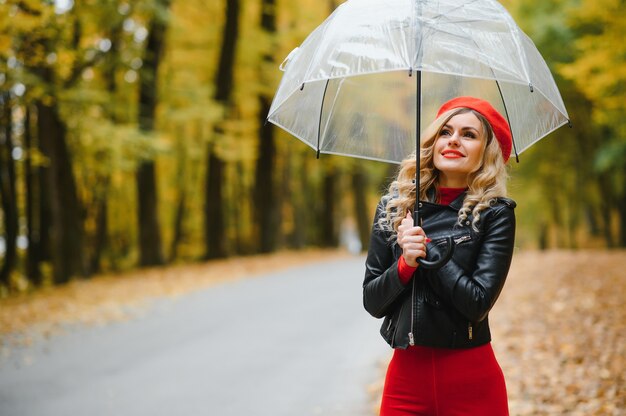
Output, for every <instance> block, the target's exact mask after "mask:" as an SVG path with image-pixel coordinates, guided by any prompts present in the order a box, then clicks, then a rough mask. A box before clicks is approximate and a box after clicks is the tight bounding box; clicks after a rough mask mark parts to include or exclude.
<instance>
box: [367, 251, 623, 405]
mask: <svg viewBox="0 0 626 416" xmlns="http://www.w3.org/2000/svg"><path fill="white" fill-rule="evenodd" d="M625 300H626V252H625V251H548V252H535V251H522V252H518V253H516V254H515V256H514V258H513V264H512V267H511V271H510V273H509V277H508V280H507V283H506V285H505V287H504V290H503V292H502V295H501V296H500V299H499V300H498V302H497V303H496V306H495V307H494V309H493V310H492V312H491V313H490V315H489V320H490V324H491V329H492V337H493V342H492V345H493V347H494V350H495V352H496V356H497V357H498V361H499V362H500V366H501V367H502V369H503V371H504V374H505V377H506V383H507V390H508V396H509V408H510V414H511V416H529V415H533V416H544V415H545V416H562V415H567V416H599V415H602V416H604V415H606V416H621V415H625V414H626V388H625V387H626V385H625V382H626V380H625V375H626V374H625V371H626V365H625V355H626V303H625ZM386 365H387V362H384V363H381V374H382V376H381V379H380V380H379V382H377V383H375V384H374V385H372V386H370V390H371V393H372V397H373V400H374V404H373V407H374V409H375V411H374V413H376V410H377V408H378V405H379V403H380V395H381V393H382V387H383V382H384V372H385V370H386Z"/></svg>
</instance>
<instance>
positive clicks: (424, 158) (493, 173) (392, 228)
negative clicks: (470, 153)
mask: <svg viewBox="0 0 626 416" xmlns="http://www.w3.org/2000/svg"><path fill="white" fill-rule="evenodd" d="M468 112H471V113H473V114H474V115H475V116H476V117H477V118H478V119H479V120H480V122H481V124H482V126H483V139H486V140H483V156H482V163H481V164H480V166H479V167H478V169H476V170H475V171H474V172H471V173H470V175H469V180H468V183H469V186H468V190H467V194H466V195H465V199H464V200H463V206H462V207H461V209H460V210H459V217H458V223H459V224H462V223H463V222H464V221H465V220H467V218H468V217H469V216H470V215H471V216H472V228H473V229H474V230H475V231H478V223H479V221H480V214H481V212H482V211H484V210H485V209H487V208H488V207H489V206H491V205H492V204H494V203H495V201H496V198H498V197H506V181H507V178H508V174H507V171H506V165H505V161H504V157H503V156H502V150H501V149H500V145H499V143H498V140H496V139H495V136H494V133H493V129H492V128H491V125H490V124H489V122H488V121H487V120H486V119H485V117H483V116H482V115H481V114H480V113H478V112H477V111H474V110H472V109H469V108H455V109H452V110H449V111H446V112H444V113H443V114H441V115H440V116H439V117H437V119H435V121H433V122H432V123H431V124H430V126H428V127H427V128H426V129H425V130H424V132H423V133H422V136H421V144H422V146H421V149H420V191H419V192H420V193H419V198H420V201H429V202H435V201H437V200H438V198H439V195H438V190H437V185H438V181H439V170H437V168H436V167H435V165H434V162H433V154H434V147H435V142H436V141H437V138H438V137H439V135H440V133H441V130H442V128H443V126H445V125H446V123H447V122H448V121H449V120H450V119H451V118H452V117H454V116H456V115H457V114H462V113H468ZM415 165H416V164H415V153H413V154H411V155H409V156H408V157H407V158H406V159H404V160H403V161H402V162H401V163H400V168H399V171H398V175H397V176H396V178H395V180H394V181H393V182H391V184H390V185H389V188H388V189H387V193H386V194H385V195H384V196H383V201H384V202H386V204H385V215H383V216H381V217H380V219H379V221H378V224H379V226H380V227H381V229H383V230H385V231H389V232H391V233H392V236H391V238H392V239H393V238H395V236H396V235H397V230H398V226H399V225H400V223H401V222H402V220H403V219H404V218H405V216H406V214H407V212H411V213H412V212H413V209H414V206H415ZM431 190H432V191H434V192H431ZM432 195H434V201H431V200H430V199H429V196H432Z"/></svg>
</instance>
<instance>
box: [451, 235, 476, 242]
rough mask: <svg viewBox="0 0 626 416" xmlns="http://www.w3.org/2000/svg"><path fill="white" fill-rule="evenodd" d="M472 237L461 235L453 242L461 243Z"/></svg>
mask: <svg viewBox="0 0 626 416" xmlns="http://www.w3.org/2000/svg"><path fill="white" fill-rule="evenodd" d="M471 239H472V236H471V235H462V236H461V237H457V238H455V239H454V244H461V243H464V242H466V241H469V240H471Z"/></svg>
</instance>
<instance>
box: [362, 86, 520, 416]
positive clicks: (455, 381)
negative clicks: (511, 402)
mask: <svg viewBox="0 0 626 416" xmlns="http://www.w3.org/2000/svg"><path fill="white" fill-rule="evenodd" d="M422 139H423V140H422V149H421V151H420V160H421V172H420V175H421V183H420V189H419V199H420V201H422V202H421V210H420V214H421V216H422V221H423V222H422V227H415V226H414V225H413V218H412V216H411V211H412V210H413V207H414V203H415V179H414V178H415V156H414V155H413V156H412V157H409V158H408V159H406V160H404V161H403V162H402V164H401V166H400V170H399V173H398V176H397V178H396V179H395V180H394V181H393V182H392V183H391V185H390V186H389V190H388V193H387V194H386V195H384V196H383V198H382V200H381V203H380V204H379V205H378V208H377V210H376V216H375V219H374V227H373V230H372V235H371V241H370V246H369V251H368V256H367V263H366V272H365V280H364V283H363V300H364V305H365V308H366V310H367V311H368V312H369V313H370V314H372V315H373V316H375V317H376V318H383V317H384V318H385V319H384V321H383V325H382V327H381V334H382V336H383V337H384V338H385V340H386V341H387V342H388V343H389V345H390V346H391V347H392V348H394V349H395V350H394V355H393V358H392V360H391V362H390V364H389V368H388V370H387V376H386V380H385V387H384V390H383V399H382V404H381V413H380V414H381V416H398V415H407V416H408V415H439V416H450V415H459V416H460V415H464V416H467V415H489V416H491V415H494V416H500V415H508V404H507V397H506V387H505V383H504V376H503V374H502V370H501V369H500V366H499V365H498V363H497V361H496V359H495V356H494V354H493V350H492V348H491V344H490V341H491V334H490V332H489V322H488V314H489V311H490V309H491V308H492V307H493V305H494V303H495V301H496V299H497V298H498V295H499V294H500V291H501V290H502V287H503V285H504V281H505V279H506V276H507V273H508V270H509V266H510V264H511V257H512V254H513V244H514V238H515V214H514V211H513V209H514V208H515V202H513V201H512V200H510V199H507V198H505V195H506V179H507V175H506V168H505V163H506V161H507V160H508V158H509V156H510V154H511V144H512V140H511V133H510V129H509V126H508V124H507V122H506V120H505V119H504V118H503V117H502V115H501V114H499V113H498V112H497V111H496V110H495V109H494V108H493V107H492V106H491V104H489V103H488V102H487V101H484V100H480V99H477V98H473V97H457V98H455V99H452V100H450V101H448V102H446V103H445V104H444V105H443V106H442V107H441V108H440V109H439V112H438V114H437V119H436V120H435V121H434V122H433V123H432V124H431V125H430V126H429V127H428V128H427V129H426V131H425V132H424V133H423V134H422ZM450 235H451V236H453V240H454V241H455V251H454V254H453V256H452V259H451V260H450V261H449V262H447V263H446V264H445V265H444V266H442V267H441V268H440V269H438V270H427V269H425V268H423V267H420V266H419V263H418V259H422V258H423V259H427V260H436V259H437V258H440V256H441V254H442V251H443V250H445V244H444V246H442V245H441V244H442V243H443V238H444V237H446V236H450Z"/></svg>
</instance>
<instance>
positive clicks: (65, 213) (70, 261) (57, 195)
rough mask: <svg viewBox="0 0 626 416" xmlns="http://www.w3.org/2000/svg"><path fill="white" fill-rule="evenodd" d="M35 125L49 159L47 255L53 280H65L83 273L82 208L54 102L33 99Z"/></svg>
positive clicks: (45, 172)
mask: <svg viewBox="0 0 626 416" xmlns="http://www.w3.org/2000/svg"><path fill="white" fill-rule="evenodd" d="M37 115H38V116H37V124H38V129H37V130H38V132H39V137H40V144H41V150H42V152H43V154H44V155H45V156H47V157H48V159H49V166H48V167H47V168H44V175H45V181H46V182H45V185H44V184H43V183H42V187H44V186H45V187H46V188H47V189H46V190H45V193H46V194H47V196H48V197H49V201H44V200H42V201H41V204H42V206H43V205H45V204H47V203H49V204H50V214H51V235H50V237H51V243H50V249H51V255H52V264H53V269H54V282H55V283H66V282H67V281H69V279H70V278H71V277H72V276H73V275H76V274H80V275H82V276H84V275H85V274H86V267H85V264H84V252H83V245H82V243H83V234H84V232H83V224H82V221H83V219H82V209H81V207H80V203H79V200H78V195H77V192H76V181H75V179H74V173H73V169H72V162H71V157H70V153H69V149H68V148H67V143H66V139H65V138H66V128H65V125H64V124H63V122H62V121H61V119H60V117H59V110H58V108H57V106H56V103H53V104H51V105H46V104H44V103H43V102H41V101H39V102H37Z"/></svg>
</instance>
